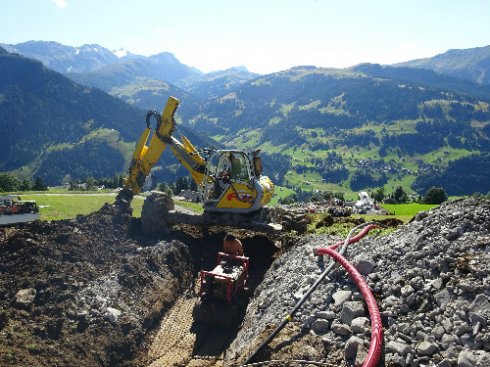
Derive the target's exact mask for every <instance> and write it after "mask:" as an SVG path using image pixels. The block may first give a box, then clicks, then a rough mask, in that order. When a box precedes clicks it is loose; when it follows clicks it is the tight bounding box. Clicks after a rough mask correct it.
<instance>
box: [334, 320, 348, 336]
mask: <svg viewBox="0 0 490 367" xmlns="http://www.w3.org/2000/svg"><path fill="white" fill-rule="evenodd" d="M331 329H332V331H333V332H334V333H335V334H337V335H342V336H347V335H350V334H351V329H350V327H349V326H348V325H345V324H341V323H338V322H337V323H332V326H331Z"/></svg>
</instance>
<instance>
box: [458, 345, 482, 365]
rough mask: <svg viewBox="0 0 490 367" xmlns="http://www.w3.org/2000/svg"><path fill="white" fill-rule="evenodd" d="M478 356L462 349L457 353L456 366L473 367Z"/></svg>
mask: <svg viewBox="0 0 490 367" xmlns="http://www.w3.org/2000/svg"><path fill="white" fill-rule="evenodd" d="M477 361H478V357H477V356H476V355H475V354H473V352H472V351H469V350H466V349H463V350H462V351H461V352H460V353H459V355H458V367H475V366H476V365H477Z"/></svg>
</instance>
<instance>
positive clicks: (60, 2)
mask: <svg viewBox="0 0 490 367" xmlns="http://www.w3.org/2000/svg"><path fill="white" fill-rule="evenodd" d="M51 2H53V3H55V4H56V6H58V7H60V8H66V6H67V5H68V4H67V3H66V0H51Z"/></svg>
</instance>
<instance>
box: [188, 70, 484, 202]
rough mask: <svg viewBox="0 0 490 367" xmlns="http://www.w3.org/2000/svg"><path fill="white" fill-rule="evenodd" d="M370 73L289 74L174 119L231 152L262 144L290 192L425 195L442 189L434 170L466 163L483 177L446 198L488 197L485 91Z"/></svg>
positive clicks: (452, 170) (270, 167) (449, 170)
mask: <svg viewBox="0 0 490 367" xmlns="http://www.w3.org/2000/svg"><path fill="white" fill-rule="evenodd" d="M374 70H378V68H374ZM371 72H372V71H371V70H370V69H369V68H362V67H359V68H353V69H350V70H335V69H320V68H314V67H297V68H293V69H290V70H286V71H283V72H280V73H275V74H271V75H268V76H263V77H258V78H256V79H254V80H252V81H249V82H246V83H244V84H242V85H241V86H240V87H238V88H235V89H234V90H232V91H231V92H230V93H228V94H226V95H223V96H221V97H219V98H215V99H212V100H210V101H209V102H207V103H206V104H204V105H203V106H200V108H199V110H195V111H192V110H189V109H186V110H183V109H182V110H181V113H182V116H183V120H184V121H186V122H187V124H189V125H190V126H191V127H193V128H195V129H197V130H205V131H208V132H209V133H210V134H211V135H212V136H213V137H214V138H216V139H218V140H220V141H221V142H223V143H225V144H227V145H229V146H232V145H238V146H242V147H243V146H244V147H251V148H252V147H260V148H261V149H262V152H263V153H265V159H264V162H265V166H266V171H267V172H268V173H269V174H271V175H272V176H273V177H274V179H275V181H276V182H278V183H279V184H283V185H286V186H290V187H296V188H303V189H304V188H307V189H311V190H313V189H321V190H334V191H346V190H347V191H350V190H352V191H358V190H361V189H368V188H373V187H380V186H384V187H385V188H386V189H387V190H392V189H393V187H395V186H399V185H402V186H404V187H405V188H406V189H408V190H410V188H412V189H415V190H417V191H419V192H421V193H423V192H424V190H425V189H426V188H427V182H428V181H430V183H431V184H432V183H434V181H435V183H437V184H438V185H441V186H447V185H445V182H443V180H442V179H441V180H431V179H430V178H433V177H435V176H434V172H441V173H442V175H443V176H444V175H445V177H453V176H454V175H460V174H462V172H460V171H459V168H457V167H459V166H460V165H459V164H458V163H457V162H461V163H462V162H463V161H460V160H461V159H464V162H465V163H466V164H470V165H471V166H473V167H475V171H480V172H481V176H480V178H478V179H477V177H474V178H475V179H474V180H470V181H467V180H466V182H465V183H461V184H460V185H457V186H458V187H450V186H447V189H450V190H449V192H450V193H451V194H462V193H470V192H487V191H488V190H490V186H489V184H488V183H485V184H482V182H484V181H488V180H486V179H485V178H486V177H488V176H486V174H487V172H488V164H487V163H485V161H488V160H487V159H486V158H487V155H488V152H489V149H490V144H489V142H490V140H489V136H490V125H489V121H490V111H489V100H490V99H489V98H488V97H486V98H482V96H485V95H486V91H485V90H483V89H481V88H480V87H479V86H478V85H476V84H473V85H468V83H467V82H463V83H460V84H459V85H458V84H457V81H456V80H455V79H449V80H446V81H445V84H447V85H451V84H452V87H451V89H449V88H447V89H442V88H440V87H438V86H432V85H431V83H430V80H429V81H426V82H424V83H423V84H422V83H420V82H417V80H416V79H417V78H414V77H413V76H412V77H411V79H412V81H410V80H409V78H404V79H403V80H400V78H397V77H393V76H391V77H386V76H380V74H379V73H373V75H371ZM422 73H425V72H424V71H422ZM439 83H440V84H441V85H442V84H444V83H442V82H441V80H439ZM455 90H459V91H463V90H464V94H460V93H456V92H455ZM489 95H490V94H489ZM477 176H478V174H477ZM462 177H464V175H463V176H462ZM472 177H473V176H472ZM460 181H462V180H460ZM305 182H306V186H308V187H305Z"/></svg>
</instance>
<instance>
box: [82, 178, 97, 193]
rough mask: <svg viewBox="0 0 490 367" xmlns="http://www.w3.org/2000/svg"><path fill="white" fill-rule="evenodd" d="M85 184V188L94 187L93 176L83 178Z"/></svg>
mask: <svg viewBox="0 0 490 367" xmlns="http://www.w3.org/2000/svg"><path fill="white" fill-rule="evenodd" d="M85 184H86V185H87V190H93V189H95V185H96V182H95V178H93V177H92V176H88V177H87V178H86V180H85Z"/></svg>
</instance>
